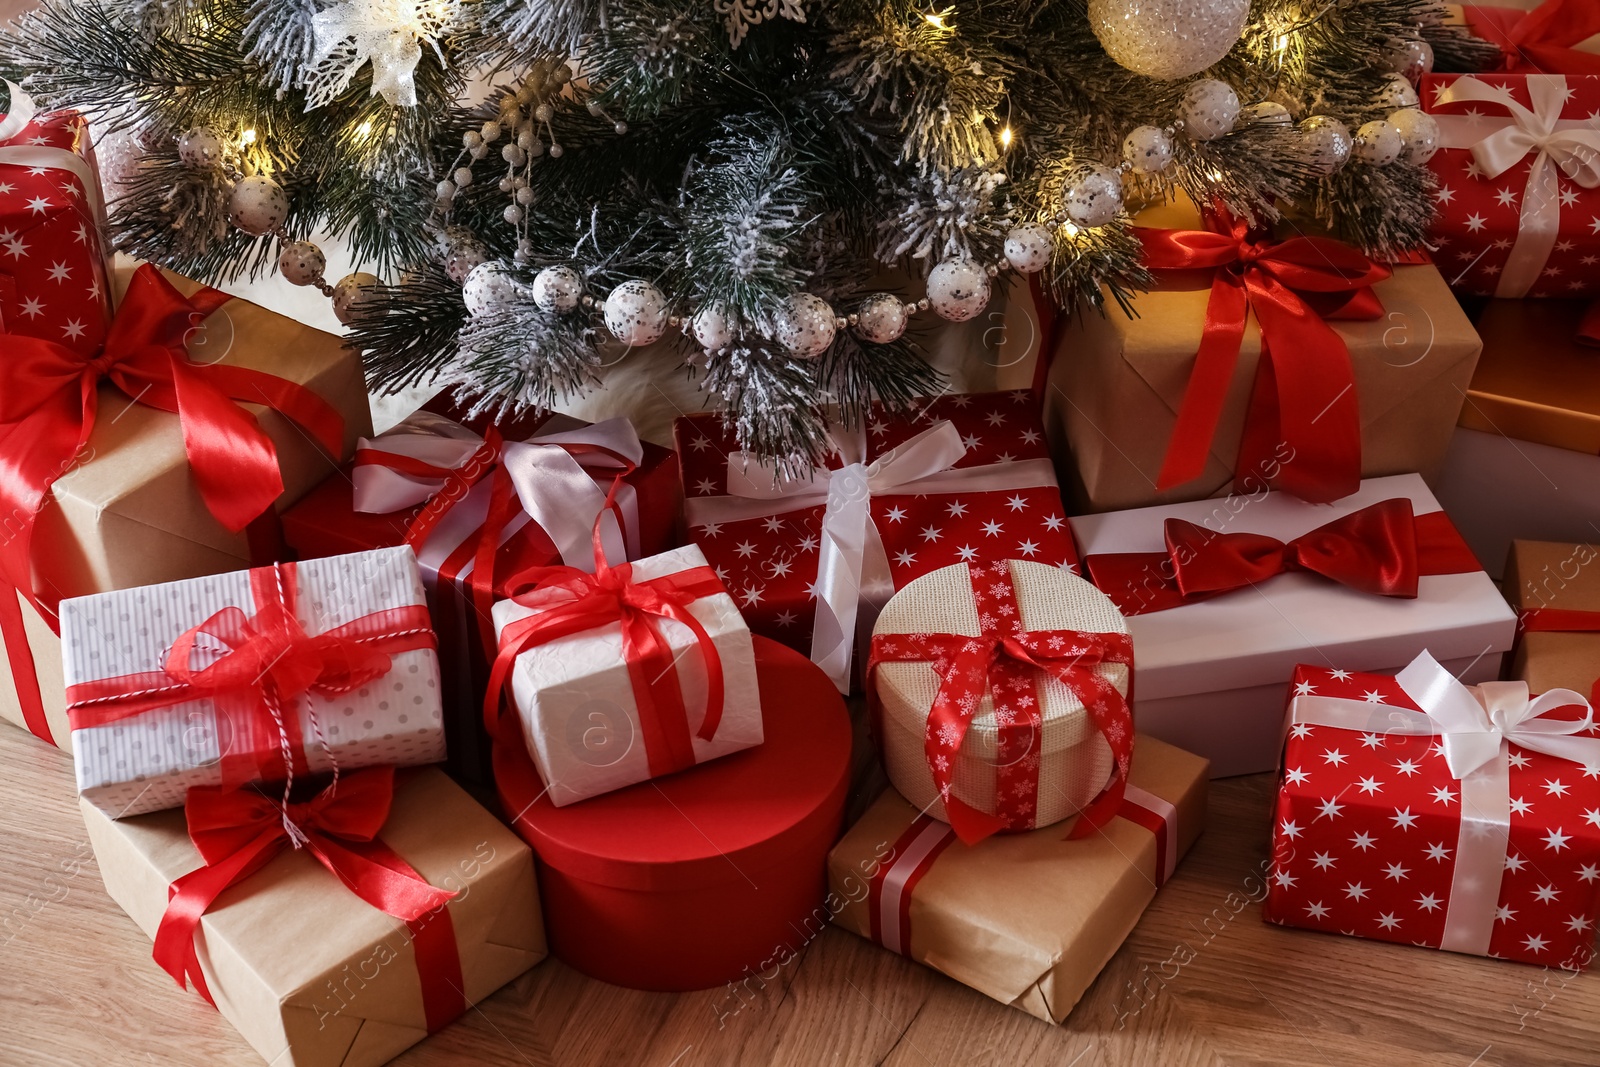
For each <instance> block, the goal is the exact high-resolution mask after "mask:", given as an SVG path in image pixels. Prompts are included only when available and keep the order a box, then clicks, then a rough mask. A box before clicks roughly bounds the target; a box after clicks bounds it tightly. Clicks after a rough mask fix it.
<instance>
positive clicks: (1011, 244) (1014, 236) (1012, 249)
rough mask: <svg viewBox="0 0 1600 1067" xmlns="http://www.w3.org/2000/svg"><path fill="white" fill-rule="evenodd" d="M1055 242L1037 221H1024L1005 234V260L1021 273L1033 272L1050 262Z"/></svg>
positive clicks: (1042, 268)
mask: <svg viewBox="0 0 1600 1067" xmlns="http://www.w3.org/2000/svg"><path fill="white" fill-rule="evenodd" d="M1054 246H1055V242H1054V241H1052V240H1051V239H1050V231H1049V230H1048V229H1046V228H1045V227H1043V226H1041V225H1039V224H1038V223H1037V222H1025V223H1023V224H1022V225H1021V226H1018V227H1016V228H1015V229H1014V230H1012V231H1011V232H1010V233H1008V234H1006V262H1007V263H1010V264H1011V265H1012V266H1013V267H1015V268H1016V269H1017V270H1019V271H1021V272H1022V273H1023V274H1035V273H1037V272H1039V271H1041V270H1044V268H1045V267H1046V266H1048V265H1049V263H1050V251H1051V249H1052V248H1053V247H1054Z"/></svg>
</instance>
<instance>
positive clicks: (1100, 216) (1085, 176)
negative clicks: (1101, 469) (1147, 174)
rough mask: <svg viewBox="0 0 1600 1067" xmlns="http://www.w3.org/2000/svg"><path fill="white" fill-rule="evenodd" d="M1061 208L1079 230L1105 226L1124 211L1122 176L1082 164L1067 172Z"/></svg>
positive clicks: (1090, 164)
mask: <svg viewBox="0 0 1600 1067" xmlns="http://www.w3.org/2000/svg"><path fill="white" fill-rule="evenodd" d="M1061 205H1062V207H1064V208H1066V211H1067V216H1068V217H1069V218H1070V219H1072V221H1073V222H1075V223H1077V224H1078V225H1079V226H1083V227H1086V228H1093V227H1095V226H1104V225H1105V224H1106V223H1108V222H1110V221H1111V220H1112V219H1114V218H1116V217H1117V212H1119V211H1121V210H1122V175H1120V174H1118V173H1117V172H1116V171H1115V170H1113V169H1111V168H1110V167H1107V166H1105V165H1104V164H1101V163H1079V164H1078V165H1077V166H1075V167H1073V168H1072V169H1071V170H1070V171H1068V172H1067V180H1066V189H1065V190H1064V192H1063V194H1062V199H1061Z"/></svg>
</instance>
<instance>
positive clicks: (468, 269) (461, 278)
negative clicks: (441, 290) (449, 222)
mask: <svg viewBox="0 0 1600 1067" xmlns="http://www.w3.org/2000/svg"><path fill="white" fill-rule="evenodd" d="M488 258H489V250H488V249H487V248H486V247H484V244H483V242H482V241H480V240H478V239H477V238H476V237H461V238H458V239H456V240H453V241H451V242H450V246H449V247H448V248H447V249H446V250H445V254H444V272H445V274H446V276H448V277H449V279H450V280H451V281H453V282H455V283H456V284H457V285H462V284H464V283H465V282H466V280H467V275H469V274H471V273H472V268H473V267H476V266H477V265H478V264H479V263H482V262H484V261H485V260H487V259H488Z"/></svg>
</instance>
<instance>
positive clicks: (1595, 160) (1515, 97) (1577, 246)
mask: <svg viewBox="0 0 1600 1067" xmlns="http://www.w3.org/2000/svg"><path fill="white" fill-rule="evenodd" d="M1420 95H1421V97H1422V106H1423V109H1424V110H1426V111H1427V112H1429V113H1430V114H1432V115H1433V116H1434V118H1435V119H1436V120H1437V121H1438V122H1439V126H1440V138H1439V143H1440V146H1441V147H1440V150H1439V151H1438V153H1437V154H1436V155H1435V156H1434V157H1433V159H1432V160H1431V161H1430V162H1429V164H1428V165H1429V167H1430V168H1431V169H1432V171H1433V173H1434V174H1435V175H1436V176H1437V178H1438V188H1437V189H1436V190H1435V191H1434V194H1433V196H1434V203H1435V207H1436V208H1437V211H1438V215H1437V218H1436V219H1435V221H1434V225H1433V230H1432V236H1433V241H1434V243H1435V245H1436V246H1437V252H1436V254H1435V257H1434V258H1435V260H1436V262H1437V263H1438V265H1439V269H1440V270H1441V271H1442V272H1443V274H1444V276H1445V277H1446V278H1447V279H1448V280H1449V281H1450V284H1451V285H1452V286H1453V287H1454V288H1455V289H1456V290H1457V291H1458V292H1463V293H1471V294H1474V295H1478V296H1500V297H1510V298H1517V297H1530V296H1531V297H1569V298H1580V297H1592V296H1595V295H1597V294H1600V76H1592V75H1591V76H1583V75H1562V74H1474V75H1453V74H1435V75H1429V76H1427V77H1426V78H1424V79H1423V82H1422V86H1421V89H1420Z"/></svg>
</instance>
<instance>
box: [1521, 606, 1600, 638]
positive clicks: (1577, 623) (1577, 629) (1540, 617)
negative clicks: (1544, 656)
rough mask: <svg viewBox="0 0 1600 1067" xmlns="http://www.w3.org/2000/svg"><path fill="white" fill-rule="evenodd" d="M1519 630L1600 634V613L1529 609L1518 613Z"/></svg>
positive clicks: (1540, 632) (1522, 631)
mask: <svg viewBox="0 0 1600 1067" xmlns="http://www.w3.org/2000/svg"><path fill="white" fill-rule="evenodd" d="M1517 630H1518V632H1519V633H1530V634H1585V633H1597V632H1600V611H1579V610H1578V609H1577V608H1527V609H1525V610H1523V611H1519V612H1517Z"/></svg>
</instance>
